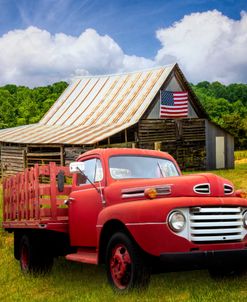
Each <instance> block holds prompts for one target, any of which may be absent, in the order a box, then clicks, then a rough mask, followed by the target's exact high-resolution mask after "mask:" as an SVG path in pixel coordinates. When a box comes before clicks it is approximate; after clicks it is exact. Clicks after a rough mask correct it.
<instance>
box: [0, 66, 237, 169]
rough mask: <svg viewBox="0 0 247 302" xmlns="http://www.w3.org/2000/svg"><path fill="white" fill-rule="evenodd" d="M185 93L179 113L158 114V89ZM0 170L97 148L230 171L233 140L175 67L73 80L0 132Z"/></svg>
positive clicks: (66, 160)
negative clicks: (34, 114) (41, 108)
mask: <svg viewBox="0 0 247 302" xmlns="http://www.w3.org/2000/svg"><path fill="white" fill-rule="evenodd" d="M162 91H167V92H180V91H186V92H188V108H187V109H188V110H187V115H186V117H184V118H171V117H170V118H160V99H161V92H162ZM0 144H1V145H0V146H1V171H2V174H3V175H8V174H13V173H16V172H18V171H20V170H23V169H24V168H25V167H29V166H32V165H33V164H34V163H36V162H37V163H40V164H42V163H47V162H49V161H55V162H57V163H58V164H68V163H69V162H70V161H71V160H74V159H75V158H76V157H77V156H78V155H79V154H80V153H82V152H84V151H86V150H88V149H91V148H95V147H113V146H114V147H116V146H121V147H130V148H132V147H137V148H148V149H153V148H156V149H161V150H163V151H167V152H169V153H170V154H172V155H173V156H174V157H175V158H176V159H177V161H178V162H179V164H180V166H181V167H182V169H185V168H187V169H215V168H232V167H233V165H234V155H233V151H234V139H233V137H232V136H231V135H230V134H229V133H227V132H226V131H225V130H223V129H221V128H220V127H219V126H217V125H216V124H214V123H212V122H211V121H209V119H208V116H207V114H206V112H205V111H204V109H203V108H202V106H201V104H200V102H199V101H198V99H197V97H196V96H195V94H194V93H193V91H192V89H191V88H190V85H189V84H188V82H187V80H186V79H185V77H184V75H183V73H182V71H181V70H180V68H179V66H178V65H177V64H174V65H169V66H164V67H157V68H153V69H148V70H142V71H136V72H131V73H124V74H115V75H103V76H86V77H81V78H76V79H75V80H74V81H73V82H72V83H71V84H70V85H69V86H68V88H67V89H66V90H65V91H64V92H63V93H62V95H61V96H60V97H59V99H58V100H57V101H56V102H55V103H54V105H53V106H52V107H51V108H50V110H49V111H48V112H47V113H46V114H45V116H44V117H43V118H42V119H41V121H40V122H39V123H37V124H32V125H26V126H20V127H15V128H8V129H2V130H0Z"/></svg>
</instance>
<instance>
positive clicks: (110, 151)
mask: <svg viewBox="0 0 247 302" xmlns="http://www.w3.org/2000/svg"><path fill="white" fill-rule="evenodd" d="M94 154H97V155H102V156H108V157H110V156H114V155H124V154H128V155H143V156H153V157H163V158H166V159H169V160H172V161H174V159H173V157H172V156H171V155H170V154H168V153H166V152H162V151H156V150H147V149H138V148H98V149H93V150H90V151H87V152H85V153H83V154H81V155H80V156H79V157H78V158H77V160H80V159H81V158H83V157H85V156H88V155H94Z"/></svg>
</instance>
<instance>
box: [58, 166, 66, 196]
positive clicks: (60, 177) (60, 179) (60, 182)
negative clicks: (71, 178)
mask: <svg viewBox="0 0 247 302" xmlns="http://www.w3.org/2000/svg"><path fill="white" fill-rule="evenodd" d="M57 188H58V192H63V190H64V172H63V171H62V170H61V171H59V173H58V174H57Z"/></svg>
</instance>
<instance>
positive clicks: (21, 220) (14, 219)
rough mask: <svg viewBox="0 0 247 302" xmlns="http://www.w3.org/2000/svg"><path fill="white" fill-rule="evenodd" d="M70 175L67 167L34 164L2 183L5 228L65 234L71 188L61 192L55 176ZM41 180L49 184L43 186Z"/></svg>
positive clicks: (65, 187) (65, 188)
mask: <svg viewBox="0 0 247 302" xmlns="http://www.w3.org/2000/svg"><path fill="white" fill-rule="evenodd" d="M61 172H63V175H64V176H71V174H70V172H69V167H62V166H56V164H55V163H53V162H51V163H50V164H49V165H45V166H39V165H37V164H36V165H35V166H34V167H33V168H31V169H26V170H25V171H24V172H22V173H18V174H16V175H14V176H11V177H9V178H6V179H4V181H3V195H4V206H3V227H4V228H5V229H17V228H32V229H43V228H46V229H47V230H51V231H59V232H68V208H67V207H66V206H64V200H65V199H67V198H68V196H69V194H70V192H71V188H72V185H65V186H64V188H63V191H61V192H59V191H58V188H57V180H56V178H57V175H58V174H59V173H61ZM42 178H44V179H46V181H48V183H42V182H41V181H42Z"/></svg>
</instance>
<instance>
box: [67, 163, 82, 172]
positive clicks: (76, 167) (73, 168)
mask: <svg viewBox="0 0 247 302" xmlns="http://www.w3.org/2000/svg"><path fill="white" fill-rule="evenodd" d="M69 171H70V173H80V172H84V171H85V164H84V163H83V162H73V163H70V165H69Z"/></svg>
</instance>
